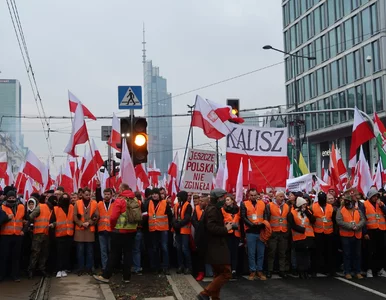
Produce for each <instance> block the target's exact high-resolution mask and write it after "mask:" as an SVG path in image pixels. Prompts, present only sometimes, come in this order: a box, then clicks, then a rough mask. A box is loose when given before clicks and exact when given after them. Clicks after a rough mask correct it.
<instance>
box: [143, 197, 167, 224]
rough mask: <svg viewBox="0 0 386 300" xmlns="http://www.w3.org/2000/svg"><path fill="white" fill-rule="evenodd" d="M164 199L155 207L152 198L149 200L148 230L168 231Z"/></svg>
mask: <svg viewBox="0 0 386 300" xmlns="http://www.w3.org/2000/svg"><path fill="white" fill-rule="evenodd" d="M166 205H167V202H166V200H160V201H159V202H158V205H157V207H155V208H154V202H153V200H150V201H149V208H148V215H149V231H150V232H152V231H168V230H169V220H168V216H167V215H166Z"/></svg>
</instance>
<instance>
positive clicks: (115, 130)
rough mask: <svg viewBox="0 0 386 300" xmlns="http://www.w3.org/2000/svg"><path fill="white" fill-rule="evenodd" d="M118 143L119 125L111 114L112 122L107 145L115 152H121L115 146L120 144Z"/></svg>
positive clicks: (119, 135) (115, 117)
mask: <svg viewBox="0 0 386 300" xmlns="http://www.w3.org/2000/svg"><path fill="white" fill-rule="evenodd" d="M120 143H121V125H120V124H119V119H118V118H117V116H116V115H115V114H114V113H113V122H112V126H111V133H110V137H109V140H108V142H107V144H109V145H110V146H111V147H113V148H114V149H115V150H117V151H121V149H119V148H118V146H117V144H120Z"/></svg>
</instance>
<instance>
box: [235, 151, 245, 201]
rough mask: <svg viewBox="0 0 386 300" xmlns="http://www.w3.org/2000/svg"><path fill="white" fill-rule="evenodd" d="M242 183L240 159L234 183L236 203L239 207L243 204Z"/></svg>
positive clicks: (241, 163)
mask: <svg viewBox="0 0 386 300" xmlns="http://www.w3.org/2000/svg"><path fill="white" fill-rule="evenodd" d="M243 193H244V182H243V158H241V159H240V166H239V172H238V174H237V182H236V203H237V204H238V205H240V203H241V202H243Z"/></svg>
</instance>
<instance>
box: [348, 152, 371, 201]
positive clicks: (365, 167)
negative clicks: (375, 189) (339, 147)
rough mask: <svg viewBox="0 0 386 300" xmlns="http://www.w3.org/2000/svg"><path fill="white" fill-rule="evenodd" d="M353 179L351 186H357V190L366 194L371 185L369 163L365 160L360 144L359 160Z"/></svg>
mask: <svg viewBox="0 0 386 300" xmlns="http://www.w3.org/2000/svg"><path fill="white" fill-rule="evenodd" d="M355 169H356V170H355V177H356V178H355V179H354V184H353V187H357V188H358V190H359V192H361V193H363V194H364V195H367V192H368V191H369V190H370V188H371V186H372V185H373V179H372V177H371V173H370V168H369V164H368V163H367V161H366V158H365V154H364V152H363V148H362V146H360V151H359V160H358V163H357V165H356V168H355Z"/></svg>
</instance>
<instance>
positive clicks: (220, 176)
mask: <svg viewBox="0 0 386 300" xmlns="http://www.w3.org/2000/svg"><path fill="white" fill-rule="evenodd" d="M224 173H225V170H224V165H223V164H222V163H220V165H219V166H218V169H217V174H216V178H215V181H214V182H215V188H220V189H222V188H223V182H224Z"/></svg>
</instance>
